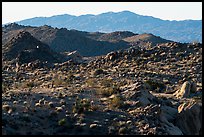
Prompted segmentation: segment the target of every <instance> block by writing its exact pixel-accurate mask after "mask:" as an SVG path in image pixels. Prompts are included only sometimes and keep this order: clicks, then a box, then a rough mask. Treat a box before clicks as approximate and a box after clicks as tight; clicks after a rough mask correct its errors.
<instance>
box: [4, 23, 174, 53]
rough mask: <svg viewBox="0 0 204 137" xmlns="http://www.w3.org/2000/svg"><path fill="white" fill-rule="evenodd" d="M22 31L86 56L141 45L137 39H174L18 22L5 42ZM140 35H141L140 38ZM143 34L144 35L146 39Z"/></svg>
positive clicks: (10, 26) (9, 29) (8, 28)
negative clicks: (21, 23) (34, 25)
mask: <svg viewBox="0 0 204 137" xmlns="http://www.w3.org/2000/svg"><path fill="white" fill-rule="evenodd" d="M19 31H27V32H29V33H30V34H31V35H32V36H33V37H35V38H36V39H38V40H39V41H41V42H43V43H45V44H47V45H49V47H50V48H51V49H52V50H53V51H56V52H73V51H78V52H79V53H80V54H81V55H82V56H99V55H105V54H107V53H109V52H111V51H115V50H121V49H126V48H129V47H131V46H132V45H134V46H137V43H134V42H133V41H134V39H135V41H136V40H137V41H138V42H142V43H144V44H146V43H148V44H149V43H152V46H154V45H155V44H157V43H163V42H170V41H168V40H164V39H162V38H160V37H157V36H154V35H151V38H146V37H144V35H146V34H134V33H132V32H128V31H116V32H112V33H100V32H94V33H92V32H85V31H77V30H67V29H65V28H61V29H59V28H53V27H51V26H47V25H44V26H40V27H31V26H22V25H18V24H15V23H14V24H8V25H6V26H4V27H3V28H2V44H3V45H4V44H5V43H6V42H8V41H9V40H11V39H12V38H13V37H15V36H16V35H17V34H18V32H19ZM128 37H132V38H128ZM138 37H140V40H139V39H138ZM142 37H144V39H143V38H142ZM126 38H128V39H132V40H131V41H129V40H126ZM133 43H134V44H133ZM150 45H151V44H150Z"/></svg>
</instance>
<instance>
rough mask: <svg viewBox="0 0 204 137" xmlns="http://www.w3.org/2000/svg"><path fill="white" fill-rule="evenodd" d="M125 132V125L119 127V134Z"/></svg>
mask: <svg viewBox="0 0 204 137" xmlns="http://www.w3.org/2000/svg"><path fill="white" fill-rule="evenodd" d="M126 132H127V129H126V128H125V127H121V128H120V129H119V131H118V133H119V134H125V133H126Z"/></svg>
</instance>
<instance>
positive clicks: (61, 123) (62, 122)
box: [58, 118, 66, 126]
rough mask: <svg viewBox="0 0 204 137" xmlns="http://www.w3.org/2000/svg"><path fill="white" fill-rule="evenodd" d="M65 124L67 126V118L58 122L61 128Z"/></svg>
mask: <svg viewBox="0 0 204 137" xmlns="http://www.w3.org/2000/svg"><path fill="white" fill-rule="evenodd" d="M65 124H66V118H63V119H61V120H59V121H58V125H59V126H64V125H65Z"/></svg>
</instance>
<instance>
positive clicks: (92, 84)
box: [86, 78, 96, 87]
mask: <svg viewBox="0 0 204 137" xmlns="http://www.w3.org/2000/svg"><path fill="white" fill-rule="evenodd" d="M86 84H87V85H88V86H90V87H94V86H95V85H96V80H95V79H94V78H90V79H88V80H86Z"/></svg>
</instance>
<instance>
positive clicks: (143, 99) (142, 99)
mask: <svg viewBox="0 0 204 137" xmlns="http://www.w3.org/2000/svg"><path fill="white" fill-rule="evenodd" d="M122 95H123V96H125V98H127V99H130V100H134V101H139V104H140V106H143V107H145V106H147V105H149V104H151V102H152V101H153V99H154V98H155V97H154V96H153V95H152V94H151V93H150V92H149V91H147V90H139V91H131V90H126V91H124V92H122Z"/></svg>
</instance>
